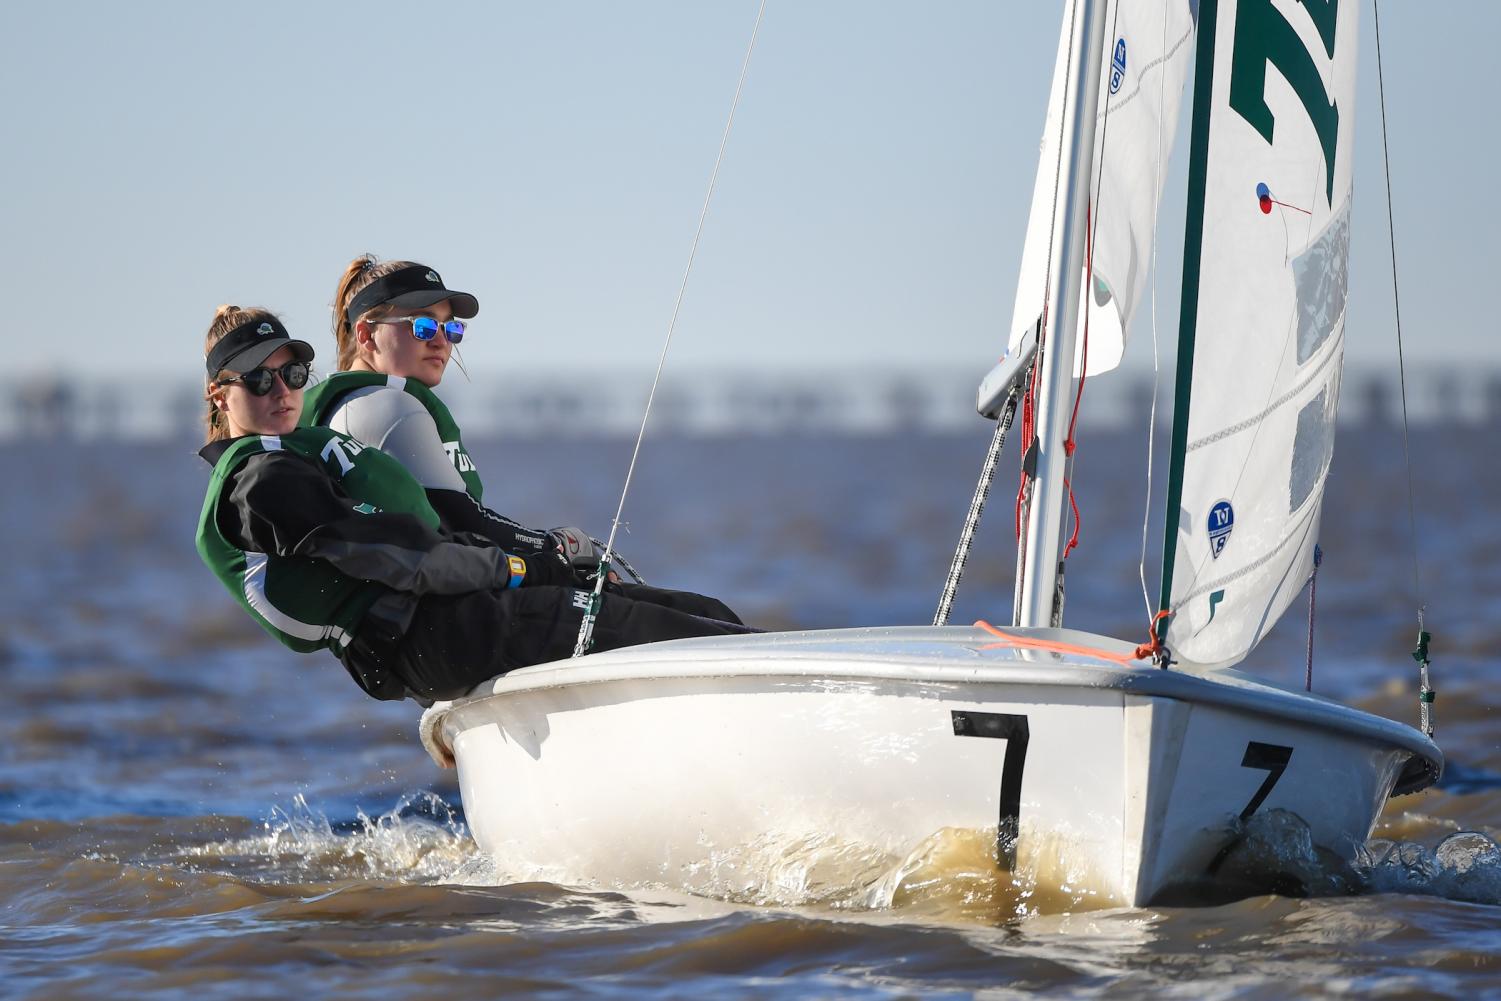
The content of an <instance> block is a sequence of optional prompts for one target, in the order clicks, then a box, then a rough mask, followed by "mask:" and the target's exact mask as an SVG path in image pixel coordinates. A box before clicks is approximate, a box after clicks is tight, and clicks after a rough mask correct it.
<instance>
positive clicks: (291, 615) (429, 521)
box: [197, 428, 438, 653]
mask: <svg viewBox="0 0 1501 1001" xmlns="http://www.w3.org/2000/svg"><path fill="white" fill-rule="evenodd" d="M281 450H285V451H289V452H296V453H297V454H299V455H304V456H307V457H308V458H309V459H312V460H313V461H315V462H317V463H319V464H320V465H321V466H322V467H323V468H324V469H325V470H326V471H327V472H328V475H329V476H330V477H332V478H333V479H334V480H336V481H337V482H338V483H339V486H340V487H341V488H342V489H343V490H344V492H345V493H347V494H349V495H350V496H351V497H353V498H354V499H355V500H357V501H360V502H361V507H360V508H359V509H358V510H361V511H364V512H365V513H372V512H375V511H396V512H404V513H406V514H411V515H415V516H416V517H418V518H420V519H422V521H423V522H424V523H425V524H426V525H428V526H429V527H430V528H434V529H436V528H437V527H438V515H437V512H435V511H434V510H433V509H432V505H430V504H429V503H428V502H427V494H426V492H425V491H424V490H423V489H422V485H421V484H420V483H418V482H417V481H416V480H415V479H413V478H412V475H411V474H410V473H408V472H407V471H406V469H405V467H403V466H402V465H401V463H399V462H397V461H396V460H395V459H393V458H391V457H390V456H389V455H386V454H385V453H384V452H381V451H380V450H379V449H375V448H367V447H365V445H363V444H362V443H360V442H358V441H356V440H354V439H353V438H350V437H347V436H346V435H341V434H339V433H338V432H336V431H333V430H330V429H329V428H298V429H297V430H295V431H293V432H292V433H291V434H287V435H282V436H280V437H275V436H272V435H249V436H247V437H244V438H240V439H237V440H236V441H235V442H234V444H232V445H230V447H229V448H227V449H226V450H225V451H224V453H223V454H222V455H220V456H219V459H218V461H217V462H216V463H215V464H214V471H213V474H212V476H211V477H210V479H209V485H208V492H207V494H206V495H205V496H204V498H203V511H202V513H201V514H200V515H199V517H198V540H197V542H198V555H199V556H201V557H202V558H203V562H204V563H205V564H207V565H208V568H209V569H210V570H212V571H213V572H214V576H216V577H218V578H219V580H220V582H221V583H222V584H223V585H224V586H225V588H226V589H228V591H229V593H230V594H232V595H234V597H235V600H236V601H238V602H239V603H240V605H241V606H242V607H244V609H245V611H247V612H249V613H250V616H251V618H253V619H255V621H257V622H259V623H260V624H261V626H262V627H263V628H264V629H265V630H266V631H267V632H269V633H270V634H271V635H272V636H275V637H276V638H277V639H279V640H281V642H283V643H285V644H286V645H287V646H289V647H291V648H292V649H293V650H296V651H298V652H299V653H310V652H312V651H314V650H320V649H325V648H327V649H331V650H333V651H335V652H339V651H342V650H343V649H344V648H345V647H346V646H348V645H349V641H350V640H351V639H352V638H353V634H354V630H355V627H356V626H358V625H359V623H360V620H361V618H363V617H364V615H365V612H366V611H367V610H368V609H369V608H370V606H371V604H373V603H374V602H375V600H376V599H377V598H379V597H380V596H381V595H382V594H385V593H387V592H388V591H389V589H388V588H387V587H385V585H383V584H378V583H375V582H374V581H368V580H360V579H357V578H354V577H350V576H347V575H346V574H344V573H341V572H340V571H339V570H337V569H336V568H335V567H334V565H333V564H332V563H329V562H328V561H326V560H321V559H316V558H313V557H306V556H276V555H274V554H267V553H255V552H246V551H245V550H242V549H240V548H239V547H237V546H236V545H235V544H234V543H232V542H230V541H229V540H228V539H226V538H225V537H224V533H222V532H221V531H220V530H219V522H218V518H217V517H216V514H217V511H218V507H219V501H220V498H221V497H222V495H223V493H224V484H225V480H227V479H228V478H229V476H230V474H231V473H233V472H234V471H235V470H236V469H238V468H239V467H240V466H241V465H243V464H244V463H245V461H246V460H247V459H249V458H250V457H251V456H253V455H259V454H262V453H265V452H275V451H281Z"/></svg>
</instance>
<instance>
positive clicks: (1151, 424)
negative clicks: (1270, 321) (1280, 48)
mask: <svg viewBox="0 0 1501 1001" xmlns="http://www.w3.org/2000/svg"><path fill="white" fill-rule="evenodd" d="M1162 46H1163V48H1164V49H1165V48H1166V47H1167V18H1166V17H1163V19H1162ZM1166 80H1167V73H1165V72H1164V73H1159V74H1158V75H1157V159H1156V166H1155V168H1154V169H1155V173H1154V176H1153V178H1152V183H1153V185H1154V187H1153V190H1154V191H1157V192H1161V191H1162V97H1163V93H1164V91H1165V89H1166V86H1167V83H1166ZM1159 197H1160V195H1159ZM1158 215H1160V213H1154V214H1153V215H1152V406H1151V409H1150V410H1149V411H1148V414H1147V494H1146V503H1145V504H1144V505H1143V510H1142V513H1141V559H1140V561H1139V562H1138V563H1137V565H1136V572H1137V576H1138V577H1139V578H1140V579H1141V598H1142V601H1143V602H1144V603H1145V605H1146V609H1147V615H1148V617H1150V616H1151V615H1152V613H1153V612H1154V611H1156V606H1155V604H1154V603H1153V601H1152V595H1151V593H1150V591H1148V589H1147V535H1148V533H1149V532H1150V530H1151V522H1152V471H1153V458H1154V456H1155V454H1156V434H1157V388H1158V384H1159V382H1160V381H1161V376H1162V364H1161V361H1160V359H1159V358H1158V355H1157V222H1158ZM1153 621H1154V622H1155V621H1157V620H1156V619H1153ZM1154 638H1155V637H1154Z"/></svg>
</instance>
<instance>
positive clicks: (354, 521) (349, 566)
mask: <svg viewBox="0 0 1501 1001" xmlns="http://www.w3.org/2000/svg"><path fill="white" fill-rule="evenodd" d="M204 354H205V356H206V357H205V369H206V378H207V383H206V392H205V398H206V399H207V401H208V405H209V417H208V434H207V439H208V441H207V444H206V445H205V446H204V448H203V450H202V452H201V453H200V454H201V455H202V456H203V458H204V459H206V460H207V461H208V462H209V463H210V464H211V465H212V466H213V474H212V476H211V477H210V481H209V486H208V491H207V495H206V496H205V498H204V502H203V510H202V513H201V515H200V516H199V522H198V538H197V544H198V552H199V555H200V556H201V557H202V558H203V561H204V563H206V564H207V565H208V567H209V568H210V569H211V570H212V571H213V572H214V574H215V576H217V577H218V578H219V580H220V581H221V582H222V583H223V584H224V586H225V587H226V588H227V589H228V590H229V592H230V593H231V594H232V595H234V597H235V599H236V600H237V601H238V602H239V603H240V605H241V606H242V607H243V608H244V609H245V611H246V612H248V613H249V614H250V616H251V617H252V618H254V619H255V620H256V622H257V623H259V624H260V625H261V626H262V627H263V628H264V629H266V631H268V632H269V633H271V635H273V636H275V637H276V638H277V639H278V640H280V641H281V642H283V643H285V644H286V645H287V646H289V647H291V648H292V649H294V650H297V651H299V652H304V653H307V652H312V651H316V650H320V649H327V650H330V651H331V652H333V654H334V655H335V656H336V657H338V659H339V660H340V661H341V662H342V663H343V665H344V667H345V668H346V669H347V670H348V671H349V674H350V676H351V677H353V678H354V680H355V681H356V683H358V684H359V686H360V687H361V688H362V689H363V690H364V691H365V692H366V693H368V694H369V695H371V696H373V697H375V698H378V699H399V698H403V697H406V696H411V697H412V698H415V699H417V700H418V701H421V702H424V703H427V702H431V701H432V700H435V699H447V698H453V697H456V696H458V695H462V694H463V693H464V692H467V691H468V690H469V689H471V688H473V687H474V686H475V685H477V684H479V683H480V682H482V681H484V680H486V679H487V678H492V677H494V676H496V675H498V674H504V673H505V672H507V671H510V670H513V669H515V668H518V667H525V666H527V665H530V664H539V663H544V662H546V661H550V660H558V659H561V658H563V657H566V656H568V654H569V653H570V652H571V651H572V649H573V644H574V637H575V636H576V635H577V633H578V626H579V619H580V614H581V613H580V612H579V610H578V608H577V607H574V597H575V594H576V591H575V589H574V584H575V578H574V573H573V570H572V568H571V567H570V566H569V565H568V563H567V561H566V560H564V559H563V558H562V557H561V556H560V555H558V554H556V553H550V552H536V553H528V554H524V555H523V554H519V553H516V552H510V551H506V550H504V549H502V548H500V547H497V546H496V545H494V544H493V543H492V542H491V541H490V540H489V539H486V538H481V537H478V536H472V535H469V536H466V535H456V534H454V533H451V532H447V531H445V530H444V529H443V528H442V527H441V524H440V520H439V518H438V515H437V513H436V512H435V511H434V510H433V508H432V505H431V504H430V503H429V502H428V499H427V492H426V491H425V490H424V489H423V487H422V485H421V484H420V483H418V482H417V481H416V480H415V479H413V477H412V475H411V474H410V473H408V472H407V470H406V468H405V467H403V466H402V465H401V463H399V462H397V461H396V460H394V459H392V458H391V457H390V456H388V455H385V454H384V453H382V452H381V451H379V450H378V449H374V448H367V447H365V445H364V444H363V443H361V442H360V441H358V440H356V439H354V438H351V437H349V436H347V435H344V434H341V433H339V432H338V431H335V430H333V429H331V428H327V427H298V419H299V417H300V416H301V414H302V409H303V387H304V386H305V385H306V384H307V381H308V374H309V364H310V363H311V361H312V360H313V349H312V348H311V347H310V346H309V345H308V344H307V343H306V342H304V341H301V340H296V339H294V338H292V336H291V335H290V334H288V333H287V330H286V328H285V327H284V326H283V325H282V323H281V321H280V320H279V319H278V318H277V317H276V316H275V315H274V314H272V313H270V312H269V311H267V310H264V309H241V308H239V307H237V306H223V307H220V309H219V311H218V312H217V313H216V314H215V316H214V319H213V322H212V324H211V325H210V326H209V331H208V335H207V337H206V338H205V341H204ZM570 610H571V614H570ZM743 631H744V627H737V626H732V625H730V624H729V623H723V622H710V621H709V620H706V619H702V618H698V617H696V616H692V615H686V614H683V613H681V612H674V611H672V610H670V609H667V608H663V607H660V606H655V605H650V604H646V603H641V602H631V601H618V602H616V603H615V605H614V607H613V608H605V609H603V610H602V612H601V615H600V618H599V621H598V627H597V629H596V632H595V636H596V645H597V647H598V648H600V649H610V648H613V647H619V646H629V645H632V644H634V643H642V642H646V641H647V640H654V639H664V638H669V637H671V638H676V637H686V636H704V635H712V634H715V633H725V632H743Z"/></svg>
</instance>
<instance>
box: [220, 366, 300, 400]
mask: <svg viewBox="0 0 1501 1001" xmlns="http://www.w3.org/2000/svg"><path fill="white" fill-rule="evenodd" d="M278 375H280V376H281V381H282V382H284V383H286V384H287V388H288V389H301V388H302V387H303V386H306V385H307V377H308V363H307V362H305V361H289V362H287V363H286V364H285V365H283V366H282V367H281V368H266V367H265V366H261V367H260V368H253V369H251V370H250V371H249V372H241V373H240V374H239V375H235V376H231V377H229V378H228V379H219V380H217V381H218V383H219V385H221V386H227V385H229V384H230V383H232V382H238V383H239V384H240V385H242V386H244V387H245V391H246V392H247V393H249V394H250V395H251V396H265V395H266V394H267V393H269V392H271V390H272V388H273V387H274V386H275V385H276V377H277V376H278Z"/></svg>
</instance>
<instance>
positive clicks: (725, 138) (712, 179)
mask: <svg viewBox="0 0 1501 1001" xmlns="http://www.w3.org/2000/svg"><path fill="white" fill-rule="evenodd" d="M765 14H766V0H761V5H760V7H759V8H757V10H756V23H755V25H754V26H753V27H752V28H751V37H750V44H749V45H747V46H746V48H745V59H744V60H743V61H742V62H741V64H740V79H739V80H738V81H736V83H735V97H734V99H733V100H732V101H731V102H730V114H729V117H728V118H727V119H726V120H725V123H724V134H723V135H722V136H720V139H719V154H718V155H717V156H716V157H715V158H714V170H713V171H712V172H711V173H710V174H709V189H708V191H706V192H705V193H704V204H703V208H702V209H700V210H699V213H698V227H697V228H696V229H695V230H694V231H693V245H692V246H691V247H690V248H689V250H688V264H687V266H686V267H685V268H684V269H683V280H682V282H681V283H680V284H679V285H678V295H677V300H676V301H675V302H674V303H673V304H672V318H671V319H670V320H669V321H668V323H667V337H666V339H665V340H664V341H663V342H662V353H661V355H660V356H659V357H658V358H657V372H656V375H655V376H654V377H653V378H652V382H651V392H650V393H648V394H647V397H646V410H645V412H643V413H642V415H641V429H640V430H639V431H638V432H637V433H636V446H635V448H633V449H632V450H631V463H630V465H629V466H628V467H627V468H626V471H625V484H624V485H623V486H622V487H621V488H620V503H619V504H618V505H617V506H616V508H615V517H614V518H613V519H612V520H611V521H610V537H609V538H608V539H607V540H606V541H605V547H604V550H605V551H604V555H603V556H602V557H601V558H600V561H599V570H598V572H597V573H596V575H595V580H594V593H593V595H592V596H591V597H590V599H589V606H588V607H587V608H586V609H585V610H584V618H583V621H582V622H580V623H579V635H578V642H577V643H575V644H574V647H573V655H574V656H575V657H579V656H582V655H583V654H585V653H587V652H588V650H589V647H590V646H592V645H593V643H594V622H595V619H597V618H598V617H599V606H600V602H601V600H602V595H603V593H604V587H605V579H606V578H607V577H609V575H610V560H611V558H612V557H613V556H614V553H615V535H616V533H617V532H618V531H619V530H620V524H621V521H620V516H621V514H622V513H623V512H624V511H625V499H626V495H627V494H629V493H630V490H631V477H632V476H633V475H634V474H635V472H636V458H637V457H638V456H639V455H640V454H641V442H642V441H643V440H644V439H645V438H646V423H647V421H648V420H650V419H651V406H652V402H653V401H654V400H655V399H656V398H657V386H658V384H659V383H660V382H661V381H662V368H663V366H664V365H665V364H666V363H667V349H668V348H670V347H671V346H672V335H673V332H674V331H676V330H677V325H678V314H679V313H680V312H682V309H683V296H684V295H685V294H686V293H687V291H688V276H689V275H691V274H692V273H693V260H694V258H695V257H697V256H698V241H699V238H700V237H701V236H703V232H704V220H706V219H707V218H708V216H709V203H710V202H711V201H713V199H714V185H715V183H716V182H718V180H719V168H720V165H721V164H723V163H724V151H725V147H726V146H728V145H729V141H730V130H731V129H732V128H733V127H734V125H735V109H736V108H738V107H739V106H740V94H741V92H742V91H743V90H744V89H745V76H746V73H747V72H748V71H749V70H750V61H751V53H753V52H755V50H756V36H757V35H758V34H759V33H760V31H761V20H762V18H763V16H764V15H765Z"/></svg>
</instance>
